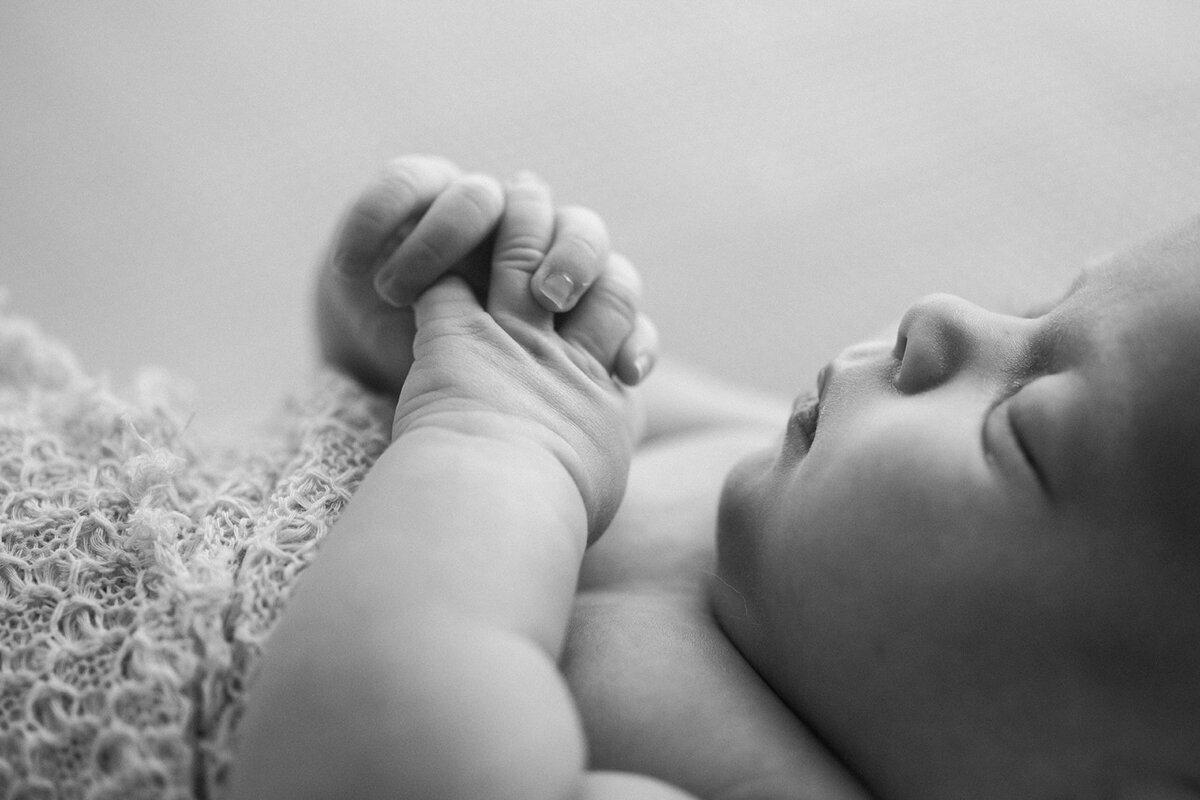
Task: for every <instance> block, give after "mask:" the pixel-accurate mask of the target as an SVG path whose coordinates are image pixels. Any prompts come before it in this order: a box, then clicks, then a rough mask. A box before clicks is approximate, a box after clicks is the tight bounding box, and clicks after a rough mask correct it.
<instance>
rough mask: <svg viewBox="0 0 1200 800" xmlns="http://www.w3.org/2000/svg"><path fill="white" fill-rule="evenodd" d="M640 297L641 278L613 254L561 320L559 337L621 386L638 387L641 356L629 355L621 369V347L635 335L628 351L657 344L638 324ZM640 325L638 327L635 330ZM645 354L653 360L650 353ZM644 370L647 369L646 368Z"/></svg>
mask: <svg viewBox="0 0 1200 800" xmlns="http://www.w3.org/2000/svg"><path fill="white" fill-rule="evenodd" d="M641 294H642V286H641V278H640V277H639V276H638V273H637V270H635V269H634V268H633V265H632V264H630V263H629V261H627V260H626V259H625V258H624V257H622V256H619V255H616V254H613V255H612V256H610V257H609V258H608V268H607V269H606V270H605V271H604V272H603V274H601V275H600V277H599V278H598V279H597V280H596V282H595V285H594V286H592V288H591V289H590V290H589V291H588V293H587V294H585V295H584V296H583V297H582V298H581V299H580V300H579V304H578V305H577V306H575V308H574V310H572V311H571V313H570V314H567V315H566V316H565V317H564V318H563V321H562V322H561V323H560V324H559V326H558V333H559V335H560V336H562V338H563V339H564V340H566V341H568V342H570V343H571V344H573V345H575V346H576V347H577V348H579V349H581V350H583V351H584V352H586V353H587V354H588V355H590V356H591V357H592V358H594V359H595V360H596V361H598V362H599V363H600V366H601V367H603V369H604V371H605V372H607V373H610V374H611V373H614V372H616V373H617V377H618V378H621V380H622V382H624V383H627V384H630V385H633V384H635V383H637V379H633V376H634V374H635V372H636V370H637V368H636V366H635V362H636V359H637V357H638V355H639V354H640V353H639V354H631V355H630V356H629V359H630V363H628V364H625V365H623V366H622V365H621V363H620V362H619V361H618V354H619V353H621V352H622V345H623V344H624V343H625V342H626V341H627V340H628V339H629V338H630V337H631V336H632V335H633V334H634V333H635V332H636V335H637V336H638V337H639V338H638V339H635V340H634V341H633V342H632V343H631V345H630V349H631V350H632V349H634V348H637V347H640V346H646V347H649V348H653V347H654V346H655V342H656V338H655V332H654V329H653V326H649V327H647V326H648V321H647V322H646V323H639V322H638V320H639V315H638V307H639V306H640V304H641ZM639 324H640V325H641V327H638V326H639ZM648 352H649V353H650V356H651V358H652V357H653V350H652V349H651V350H649V351H648ZM644 366H646V367H647V368H648V365H644ZM618 367H620V369H618ZM626 378H630V379H631V380H625V379H626Z"/></svg>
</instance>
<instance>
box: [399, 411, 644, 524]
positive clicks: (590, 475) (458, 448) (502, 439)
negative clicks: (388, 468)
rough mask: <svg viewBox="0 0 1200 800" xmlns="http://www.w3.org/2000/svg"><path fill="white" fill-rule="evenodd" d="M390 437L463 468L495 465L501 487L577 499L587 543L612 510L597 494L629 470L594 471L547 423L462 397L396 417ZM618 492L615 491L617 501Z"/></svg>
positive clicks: (605, 493)
mask: <svg viewBox="0 0 1200 800" xmlns="http://www.w3.org/2000/svg"><path fill="white" fill-rule="evenodd" d="M392 438H393V443H392V447H406V448H407V447H413V446H419V447H423V448H434V449H436V450H437V452H438V453H439V456H438V457H439V458H450V459H454V460H456V461H458V462H459V463H460V464H461V466H462V468H463V469H466V470H470V469H474V468H475V467H473V466H472V465H478V468H479V469H484V470H492V469H493V468H494V467H495V466H496V465H497V464H499V465H501V466H502V469H501V470H500V471H499V472H497V473H496V474H497V481H498V482H500V483H502V484H504V486H503V488H505V489H506V490H509V491H512V492H530V493H536V494H538V495H541V496H555V497H557V498H559V499H561V500H563V502H565V503H570V504H581V505H582V508H583V510H584V513H585V525H584V527H586V528H587V531H588V541H589V542H591V541H592V540H594V539H595V538H596V537H597V536H598V535H599V534H600V533H601V532H602V530H603V528H604V527H607V522H608V521H609V520H610V519H611V517H612V512H613V511H614V510H615V509H609V508H601V506H603V505H606V501H605V500H603V499H601V498H604V497H607V496H608V495H611V494H612V492H611V491H609V489H610V486H611V485H612V483H613V482H614V481H620V482H621V487H622V488H623V487H624V480H625V477H626V474H627V471H628V464H627V463H626V464H623V465H614V468H613V469H612V470H600V471H598V470H597V469H596V463H594V459H592V461H590V462H588V463H585V461H586V458H585V456H584V455H581V454H580V453H579V452H578V451H577V449H576V446H575V445H573V444H572V443H571V442H570V441H568V440H567V439H566V438H564V437H563V436H561V435H560V434H558V433H556V432H555V431H554V430H552V429H551V428H550V427H548V426H546V425H543V424H541V423H539V422H537V421H535V420H533V419H530V418H528V417H524V416H521V415H512V414H506V413H503V412H499V411H495V410H492V409H480V408H477V407H475V406H473V405H471V404H468V403H466V402H465V401H464V402H461V403H460V402H458V401H441V402H439V404H438V407H437V408H431V407H427V408H425V409H422V410H421V411H419V412H417V413H408V414H405V415H403V416H398V418H397V419H396V421H395V423H394V424H393V437H392ZM610 472H611V475H610V474H609V473H610ZM555 487H558V488H555ZM622 493H623V492H618V493H617V500H618V501H619V498H620V495H621V494H622ZM600 520H602V521H600Z"/></svg>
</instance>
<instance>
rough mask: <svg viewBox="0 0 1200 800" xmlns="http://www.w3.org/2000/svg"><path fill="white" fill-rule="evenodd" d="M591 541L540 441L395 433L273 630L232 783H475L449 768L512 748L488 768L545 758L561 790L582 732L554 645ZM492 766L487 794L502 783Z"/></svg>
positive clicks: (549, 783) (284, 786) (317, 790)
mask: <svg viewBox="0 0 1200 800" xmlns="http://www.w3.org/2000/svg"><path fill="white" fill-rule="evenodd" d="M585 541H586V519H585V511H584V507H583V503H582V501H581V500H580V497H579V493H578V491H577V490H576V488H575V485H574V483H573V482H572V480H571V477H570V476H569V474H568V473H567V471H566V470H565V469H564V468H563V467H562V466H561V465H559V464H558V462H557V461H556V460H555V459H554V458H553V456H551V455H550V454H549V453H547V452H545V451H542V450H538V449H536V448H534V447H532V446H531V445H527V444H525V443H522V442H518V443H513V442H509V441H505V440H500V439H494V438H490V437H480V436H471V435H465V434H462V433H454V432H447V431H443V430H440V429H432V428H430V429H423V430H418V431H413V432H411V433H409V434H406V435H404V436H402V437H401V438H400V439H399V440H397V442H396V443H395V444H393V445H392V447H391V448H389V449H388V450H387V451H386V452H385V453H384V455H383V456H382V457H381V458H380V460H379V462H378V463H377V464H376V465H375V467H374V468H373V469H372V471H371V473H370V475H369V476H368V477H367V479H366V480H365V481H364V483H363V484H362V486H361V487H360V488H359V491H358V492H357V494H356V495H355V496H354V498H353V499H352V500H351V502H350V504H349V505H348V506H347V508H346V511H345V513H344V514H343V516H342V517H341V519H339V521H338V524H337V526H336V528H335V529H334V530H333V531H332V532H331V534H330V535H329V537H328V538H327V539H326V541H325V543H324V544H323V545H322V549H321V552H320V554H319V556H318V558H317V559H316V561H315V562H314V563H313V565H312V566H311V567H310V568H309V570H308V571H307V572H306V573H305V575H304V577H303V579H302V581H301V583H300V586H299V587H298V589H297V592H296V595H295V597H294V598H293V599H292V602H291V604H290V605H289V606H288V609H287V613H286V614H285V616H284V618H283V619H282V620H281V622H280V625H279V627H278V629H277V630H276V632H275V633H273V635H272V637H271V640H270V641H269V643H268V647H267V651H266V653H265V654H264V658H263V664H262V670H261V673H260V676H259V678H258V680H257V682H256V684H255V686H254V688H253V691H252V697H251V704H250V712H249V713H248V715H247V720H246V724H245V728H244V729H245V731H246V741H245V747H244V748H243V758H242V759H241V763H242V765H244V766H245V769H246V770H247V771H249V772H253V773H255V774H254V775H243V776H242V777H243V779H244V780H243V781H242V782H239V784H238V785H239V792H240V794H239V795H238V796H239V797H251V796H255V797H274V796H280V797H303V796H322V795H321V792H322V791H330V792H332V794H329V795H327V796H356V797H367V796H374V795H373V794H372V793H371V792H373V791H374V788H375V787H376V786H378V787H384V786H386V787H387V788H388V791H390V792H395V793H397V794H396V795H395V796H418V795H420V796H436V795H432V794H428V793H427V792H428V786H429V785H430V784H436V785H438V786H443V787H445V788H446V792H447V793H446V794H444V795H442V796H446V797H460V796H461V797H467V796H473V795H470V794H469V791H471V790H472V789H471V787H470V786H467V785H458V784H456V782H457V781H460V780H469V779H470V776H471V775H472V774H475V775H477V776H478V775H481V774H483V773H481V772H479V770H480V769H483V770H484V771H485V772H486V771H487V770H488V768H487V767H485V765H484V764H482V763H480V759H481V758H492V757H496V758H499V756H500V755H501V751H508V750H511V749H512V748H516V750H514V751H512V752H506V754H505V756H504V759H503V760H504V761H505V762H507V763H498V764H496V765H493V766H495V768H496V769H495V771H494V774H492V775H491V776H490V777H489V778H488V779H487V781H498V780H504V779H505V778H514V779H515V778H519V777H520V776H521V775H522V774H526V775H529V774H532V775H541V776H543V777H544V778H545V779H546V785H545V786H543V787H542V788H543V789H545V790H547V791H548V792H549V793H548V794H546V795H545V796H557V795H558V793H560V792H561V793H563V794H565V793H567V788H568V787H567V784H569V783H570V782H571V781H574V780H577V779H578V777H579V775H580V774H581V770H582V766H583V765H582V760H583V755H582V753H583V744H582V741H583V740H582V733H581V731H580V729H579V725H578V721H577V719H576V716H575V712H574V708H573V706H572V704H571V701H570V697H569V694H568V693H567V691H566V688H565V686H564V685H563V684H562V680H561V678H560V676H559V675H558V672H557V670H556V667H555V662H556V659H557V656H558V653H559V650H560V648H561V645H562V641H563V636H564V632H565V629H566V624H567V620H568V615H569V613H570V608H571V603H572V598H573V594H574V589H575V583H576V577H577V573H578V568H579V563H580V560H581V558H582V554H583V550H584V545H585ZM517 751H520V752H517ZM521 758H527V759H531V761H530V763H526V764H525V765H524V766H520V763H521V762H520V759H521ZM460 761H461V763H458V762H460ZM472 763H473V764H474V767H472V766H470V765H471V764H472ZM556 772H557V773H558V777H557V778H555V777H554V776H555V773H556ZM368 775H369V776H373V777H371V778H369V779H364V777H363V776H368ZM363 780H368V783H366V784H364V783H363V782H362V781H363ZM539 780H540V779H539ZM487 781H485V782H484V783H483V784H482V786H483V788H484V789H485V791H484V792H483V794H481V795H480V796H488V792H489V791H492V790H495V789H497V788H498V787H497V786H496V785H489V784H488V783H487ZM413 782H415V783H413ZM422 783H424V784H425V788H424V789H421V784H422ZM556 784H557V786H555V785H556ZM405 786H407V787H408V788H409V789H411V790H412V791H411V793H406V792H405V791H404V788H405ZM476 788H479V787H476ZM514 788H516V787H514ZM268 790H269V791H272V792H276V793H277V795H276V794H261V793H262V792H264V791H268ZM520 792H521V793H525V792H531V793H530V794H527V795H526V796H530V797H532V796H537V793H536V792H534V787H533V786H529V787H520ZM310 793H311V795H310ZM497 796H498V795H497Z"/></svg>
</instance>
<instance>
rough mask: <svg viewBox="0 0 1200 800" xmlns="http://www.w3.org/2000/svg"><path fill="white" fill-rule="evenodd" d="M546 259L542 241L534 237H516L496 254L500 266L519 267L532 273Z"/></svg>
mask: <svg viewBox="0 0 1200 800" xmlns="http://www.w3.org/2000/svg"><path fill="white" fill-rule="evenodd" d="M543 258H545V251H544V250H543V248H542V245H541V241H540V240H539V239H538V238H537V237H536V236H533V235H518V236H514V237H513V238H512V239H510V240H509V241H508V242H506V243H505V244H504V246H503V247H502V248H501V249H500V250H499V251H498V252H497V253H496V263H497V264H498V265H500V266H519V267H523V268H527V269H529V270H530V271H532V270H534V269H536V268H537V266H538V265H539V264H541V263H542V259H543Z"/></svg>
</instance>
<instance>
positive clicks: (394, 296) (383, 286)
mask: <svg viewBox="0 0 1200 800" xmlns="http://www.w3.org/2000/svg"><path fill="white" fill-rule="evenodd" d="M375 292H376V294H378V295H379V296H380V297H381V298H383V300H384V301H385V302H387V303H390V304H391V305H394V306H395V307H396V308H401V307H403V306H404V302H403V298H402V297H401V293H402V289H401V287H400V286H399V285H398V282H397V281H394V280H392V273H390V272H389V273H383V272H380V273H378V274H377V275H376V276H375Z"/></svg>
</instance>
